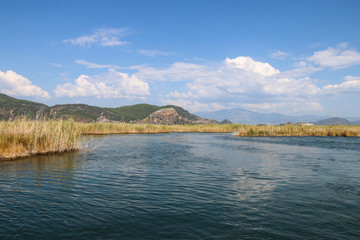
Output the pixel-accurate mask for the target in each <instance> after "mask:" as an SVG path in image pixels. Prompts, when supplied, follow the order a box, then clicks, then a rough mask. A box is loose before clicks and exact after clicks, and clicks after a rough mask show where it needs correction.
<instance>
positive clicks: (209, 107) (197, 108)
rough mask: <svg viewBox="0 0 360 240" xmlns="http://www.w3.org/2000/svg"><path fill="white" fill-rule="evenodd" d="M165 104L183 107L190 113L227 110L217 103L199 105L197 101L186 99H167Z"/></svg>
mask: <svg viewBox="0 0 360 240" xmlns="http://www.w3.org/2000/svg"><path fill="white" fill-rule="evenodd" d="M164 103H165V104H168V105H175V106H181V107H183V108H184V109H186V110H188V111H190V112H212V111H217V110H221V109H225V107H224V106H223V105H221V104H219V103H216V102H214V103H199V102H197V101H190V100H184V99H177V100H173V99H167V100H166V101H164Z"/></svg>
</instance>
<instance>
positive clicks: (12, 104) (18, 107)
mask: <svg viewBox="0 0 360 240" xmlns="http://www.w3.org/2000/svg"><path fill="white" fill-rule="evenodd" d="M48 113H49V107H48V106H46V105H45V104H41V103H36V102H31V101H26V100H21V99H17V98H13V97H10V96H7V95H5V94H2V93H0V119H1V120H12V119H14V118H16V117H17V116H27V117H29V118H31V119H35V118H36V115H39V116H41V115H47V114H48Z"/></svg>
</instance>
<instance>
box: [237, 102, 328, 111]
mask: <svg viewBox="0 0 360 240" xmlns="http://www.w3.org/2000/svg"><path fill="white" fill-rule="evenodd" d="M240 106H241V107H244V108H247V109H250V110H254V111H259V110H261V111H264V112H284V113H287V114H298V113H303V112H305V111H306V112H309V111H311V112H318V111H322V110H323V107H322V106H321V104H320V103H319V102H317V101H308V100H304V99H292V100H291V101H289V102H281V103H277V102H264V103H247V104H240Z"/></svg>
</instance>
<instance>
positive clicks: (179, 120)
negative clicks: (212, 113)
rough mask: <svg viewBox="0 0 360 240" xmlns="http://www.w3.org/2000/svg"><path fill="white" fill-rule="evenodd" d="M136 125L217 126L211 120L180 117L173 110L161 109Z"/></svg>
mask: <svg viewBox="0 0 360 240" xmlns="http://www.w3.org/2000/svg"><path fill="white" fill-rule="evenodd" d="M138 123H145V124H157V125H172V124H217V121H215V120H211V119H205V118H200V117H198V116H195V115H191V119H190V118H188V117H185V116H181V115H180V114H179V113H178V112H177V111H176V110H175V109H174V108H163V109H160V110H158V111H156V112H154V113H152V114H150V115H149V116H148V117H147V118H144V119H142V120H140V121H138Z"/></svg>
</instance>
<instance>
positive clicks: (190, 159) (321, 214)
mask: <svg viewBox="0 0 360 240" xmlns="http://www.w3.org/2000/svg"><path fill="white" fill-rule="evenodd" d="M90 145H93V146H97V148H96V149H95V150H93V151H90V152H86V151H81V152H76V153H68V154H61V155H50V156H37V157H32V158H27V159H21V160H15V161H2V162H0V239H360V138H342V137H337V138H334V137H333V138H330V137H250V138H245V137H235V136H232V135H231V134H205V133H172V134H158V135H110V136H101V137H95V138H93V139H92V140H91V141H90Z"/></svg>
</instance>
